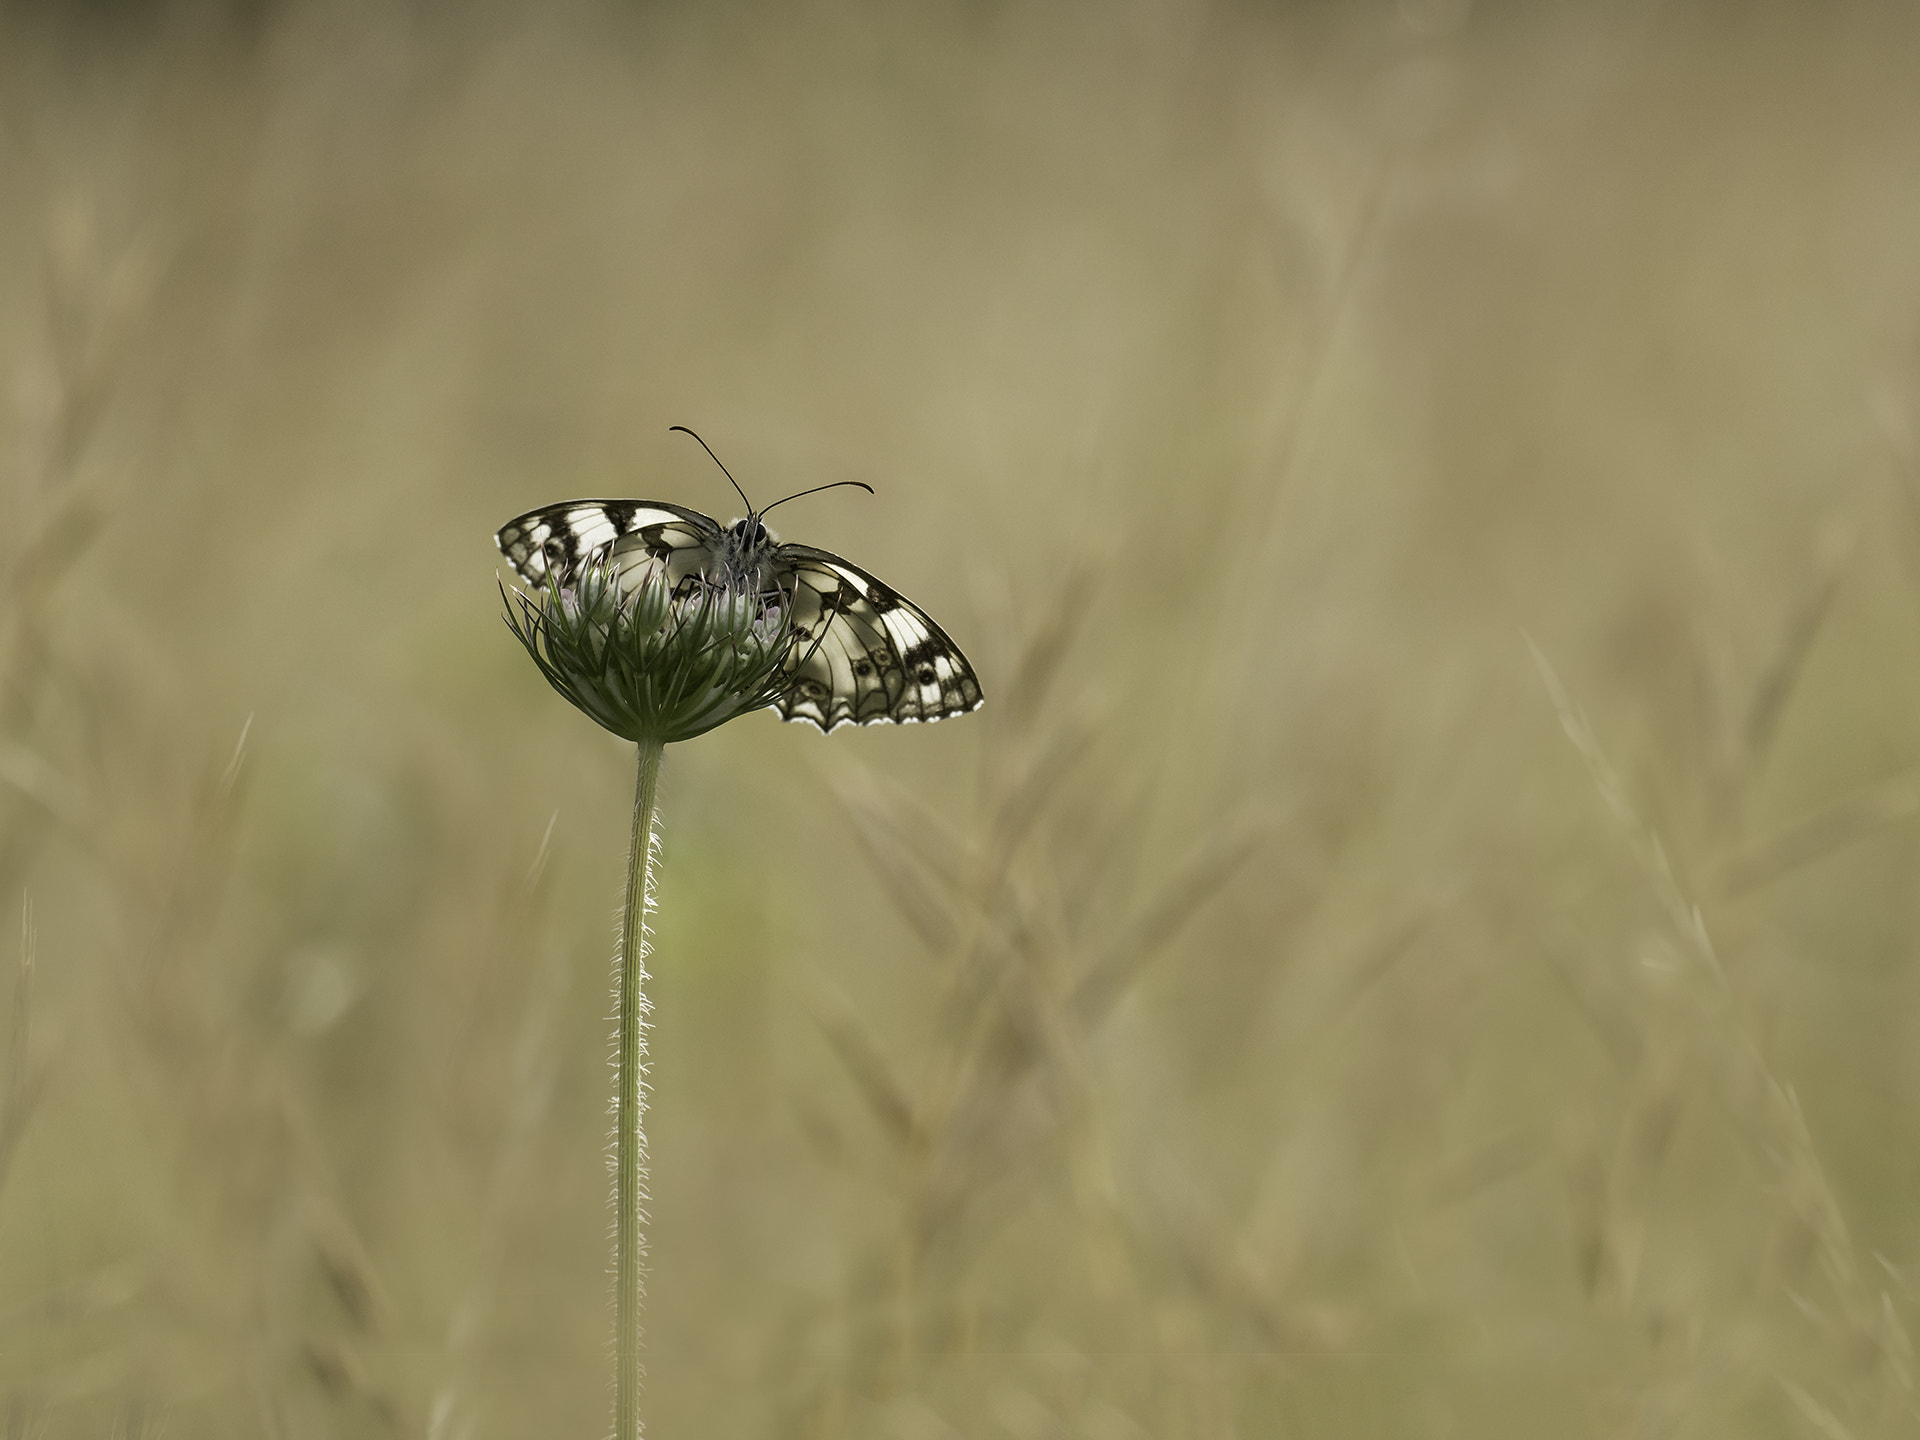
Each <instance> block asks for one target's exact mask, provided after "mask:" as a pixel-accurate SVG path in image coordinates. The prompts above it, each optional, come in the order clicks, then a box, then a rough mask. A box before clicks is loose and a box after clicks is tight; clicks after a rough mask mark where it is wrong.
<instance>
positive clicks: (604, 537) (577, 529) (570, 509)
mask: <svg viewBox="0 0 1920 1440" xmlns="http://www.w3.org/2000/svg"><path fill="white" fill-rule="evenodd" d="M720 535H721V530H720V527H719V526H718V525H716V524H715V523H714V522H713V521H712V520H710V519H708V518H707V517H706V516H705V515H702V514H701V513H700V512H699V511H698V510H688V509H686V508H685V507H684V506H680V505H668V504H665V503H663V502H661V501H658V500H568V501H566V502H564V503H563V504H559V505H548V506H546V507H544V508H542V509H539V510H529V511H528V512H527V513H526V514H525V515H522V516H520V517H519V518H518V519H515V520H509V521H508V522H507V523H506V524H505V525H503V526H501V527H500V533H499V534H498V535H495V536H494V537H493V539H494V543H495V544H497V545H498V546H499V547H500V553H501V554H503V555H505V556H506V557H507V563H508V564H509V565H511V566H513V570H514V573H515V574H516V575H518V576H519V577H520V578H521V579H522V580H524V581H526V582H527V583H528V584H529V585H545V584H546V583H547V569H548V567H549V565H557V566H558V567H559V571H560V573H562V574H564V573H565V572H566V571H568V570H570V569H572V568H573V567H575V566H576V565H578V564H579V563H580V562H581V560H583V559H585V558H586V557H587V556H589V555H591V554H592V553H593V552H594V551H596V550H600V549H603V548H605V547H606V546H609V545H613V544H614V543H615V542H616V541H617V542H620V548H622V549H625V548H628V547H633V548H636V549H640V548H644V549H645V550H647V551H648V552H649V553H651V554H654V555H656V556H658V557H659V558H661V559H665V558H667V557H668V556H669V555H671V554H673V553H676V552H682V551H695V550H706V551H711V550H713V549H715V548H716V547H717V546H718V544H719V541H720Z"/></svg>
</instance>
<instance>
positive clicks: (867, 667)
mask: <svg viewBox="0 0 1920 1440" xmlns="http://www.w3.org/2000/svg"><path fill="white" fill-rule="evenodd" d="M853 673H854V674H856V675H859V676H861V677H862V678H864V677H866V676H868V675H871V674H873V662H872V661H871V660H862V661H860V662H858V663H857V664H856V665H855V666H854V667H853Z"/></svg>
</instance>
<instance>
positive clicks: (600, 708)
mask: <svg viewBox="0 0 1920 1440" xmlns="http://www.w3.org/2000/svg"><path fill="white" fill-rule="evenodd" d="M623 560H624V562H625V563H622V561H623ZM507 624H508V626H509V627H510V628H511V629H512V630H513V633H514V635H515V636H516V637H518V639H519V641H520V643H521V644H522V645H524V646H526V649H527V653H528V654H529V655H531V656H532V657H533V662H534V664H536V665H538V666H539V667H540V673H541V674H543V675H545V676H546V677H547V683H549V684H550V685H552V686H553V688H554V689H555V690H558V691H559V692H560V693H561V694H562V695H564V696H565V697H566V698H567V699H568V700H570V701H571V702H572V703H573V704H574V705H575V706H576V707H577V708H578V709H580V710H582V711H584V712H585V713H586V714H588V715H590V716H591V717H592V718H593V719H594V720H595V721H597V722H598V723H599V724H601V725H603V726H605V727H606V728H607V729H608V730H611V731H612V732H613V733H614V734H616V735H618V736H620V737H621V738H622V739H625V740H634V741H648V740H651V741H656V742H659V743H662V744H664V743H667V742H670V741H675V740H691V739H692V738H693V737H694V736H696V735H703V734H705V733H706V732H707V731H709V730H711V729H713V728H714V727H715V726H716V725H721V724H724V723H725V722H727V721H728V720H731V719H733V718H734V716H736V715H744V714H745V713H747V712H748V711H750V710H760V709H764V708H765V707H766V706H768V705H771V704H772V703H773V701H774V699H775V697H777V696H778V695H779V694H780V693H781V691H783V690H784V689H785V688H786V684H787V681H786V662H787V658H788V654H789V652H790V651H791V650H792V648H793V639H794V637H793V608H792V606H791V605H790V604H789V603H788V597H786V596H785V595H782V594H780V593H778V592H761V591H760V590H759V588H758V586H757V584H756V585H754V586H753V588H752V589H751V590H748V589H745V588H742V587H739V586H735V585H729V584H726V583H723V582H719V581H713V580H708V579H705V578H703V577H700V576H692V577H688V578H685V579H682V580H681V581H680V582H679V583H678V584H677V585H676V584H674V583H673V581H672V580H671V578H670V577H669V576H668V574H667V570H666V567H665V566H664V565H663V564H661V563H660V562H659V561H657V560H653V559H646V560H642V561H638V562H635V561H634V560H633V559H632V558H631V556H626V557H615V556H613V555H612V554H611V553H610V552H607V551H602V552H601V553H599V554H598V555H595V556H593V557H591V558H589V559H587V560H586V561H585V562H583V563H582V564H581V565H580V566H579V567H578V568H577V569H575V570H572V571H570V572H568V573H567V574H565V575H556V574H554V573H553V572H552V571H551V570H550V571H549V572H548V575H547V584H546V589H545V591H544V592H541V593H539V594H537V595H529V594H526V593H524V592H522V591H519V590H515V591H513V592H512V593H511V595H510V596H508V597H507Z"/></svg>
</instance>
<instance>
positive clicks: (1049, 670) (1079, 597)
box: [997, 559, 1098, 735]
mask: <svg viewBox="0 0 1920 1440" xmlns="http://www.w3.org/2000/svg"><path fill="white" fill-rule="evenodd" d="M1097 584H1098V582H1097V580H1096V579H1095V575H1094V568H1093V566H1092V565H1090V564H1089V563H1088V562H1087V561H1086V560H1084V559H1082V560H1076V561H1074V562H1073V563H1071V564H1070V565H1069V566H1068V567H1067V573H1066V578H1065V580H1064V581H1062V583H1061V586H1060V592H1059V596H1058V598H1057V599H1056V600H1055V601H1054V603H1053V604H1052V606H1050V607H1049V608H1048V610H1047V612H1046V616H1045V619H1044V620H1043V621H1042V622H1041V624H1040V626H1039V628H1038V629H1036V630H1035V631H1034V632H1033V634H1032V636H1031V637H1030V638H1029V639H1028V641H1027V643H1026V646H1025V648H1024V649H1023V650H1022V652H1021V655H1020V663H1019V664H1018V665H1017V666H1016V667H1015V668H1014V672H1013V675H1012V677H1011V678H1010V679H1009V680H1008V681H1007V684H1006V687H1005V692H1004V696H1003V697H1000V698H998V701H997V703H998V706H999V709H1000V713H1001V715H1002V716H1003V717H1004V719H1003V721H1002V723H1003V724H1004V725H1005V726H1006V728H1007V729H1008V730H1009V731H1010V732H1011V733H1013V734H1016V735H1017V734H1022V733H1024V732H1025V731H1026V730H1027V729H1028V728H1029V727H1030V726H1031V725H1032V724H1033V721H1034V719H1035V718H1036V717H1037V716H1038V715H1039V713H1040V707H1041V704H1042V703H1043V702H1044V701H1045V700H1046V698H1047V693H1048V692H1049V691H1050V690H1051V689H1052V688H1053V684H1054V681H1055V680H1057V679H1058V678H1059V675H1060V667H1061V663H1062V662H1063V661H1064V660H1065V659H1066V655H1067V650H1068V648H1069V647H1070V646H1071V645H1072V643H1073V637H1074V634H1075V632H1076V631H1078V630H1079V628H1080V622H1081V621H1082V620H1084V619H1085V618H1086V616H1087V613H1088V611H1089V610H1090V609H1091V608H1092V605H1093V595H1094V591H1095V589H1096V588H1097Z"/></svg>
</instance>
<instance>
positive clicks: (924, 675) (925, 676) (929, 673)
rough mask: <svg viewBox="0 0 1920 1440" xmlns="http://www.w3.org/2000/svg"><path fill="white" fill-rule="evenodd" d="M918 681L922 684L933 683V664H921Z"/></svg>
mask: <svg viewBox="0 0 1920 1440" xmlns="http://www.w3.org/2000/svg"><path fill="white" fill-rule="evenodd" d="M920 683H921V684H922V685H931V684H933V666H931V665H922V666H921V667H920Z"/></svg>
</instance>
